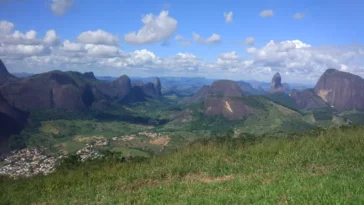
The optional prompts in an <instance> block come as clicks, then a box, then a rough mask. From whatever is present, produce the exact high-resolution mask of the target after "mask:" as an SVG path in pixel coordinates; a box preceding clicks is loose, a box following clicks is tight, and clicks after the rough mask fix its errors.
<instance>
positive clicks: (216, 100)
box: [186, 80, 252, 119]
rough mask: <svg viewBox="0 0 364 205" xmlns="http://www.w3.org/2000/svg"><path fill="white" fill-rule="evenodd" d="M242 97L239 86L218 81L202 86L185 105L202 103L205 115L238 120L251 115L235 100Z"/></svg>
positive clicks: (244, 106)
mask: <svg viewBox="0 0 364 205" xmlns="http://www.w3.org/2000/svg"><path fill="white" fill-rule="evenodd" d="M243 96H244V93H243V91H242V90H241V88H240V86H239V85H238V84H237V83H236V82H234V81H230V80H218V81H215V82H214V83H212V84H211V86H203V87H202V88H201V89H200V90H199V91H198V92H197V93H196V94H195V95H194V96H192V97H191V98H189V99H187V100H186V103H192V104H193V103H202V104H203V108H202V110H201V111H202V112H203V113H204V114H206V115H223V116H224V117H226V118H229V119H239V118H241V117H244V116H247V115H249V114H251V113H252V110H251V109H250V108H249V107H248V106H246V105H245V104H244V103H243V102H242V101H239V100H235V98H241V97H243Z"/></svg>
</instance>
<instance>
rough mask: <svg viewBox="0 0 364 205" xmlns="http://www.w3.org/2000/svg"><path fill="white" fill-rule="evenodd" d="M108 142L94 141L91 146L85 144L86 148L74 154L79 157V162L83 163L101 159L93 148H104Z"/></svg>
mask: <svg viewBox="0 0 364 205" xmlns="http://www.w3.org/2000/svg"><path fill="white" fill-rule="evenodd" d="M107 143H108V141H105V140H99V141H96V142H95V143H93V144H86V147H84V148H82V149H80V150H78V151H77V152H76V154H77V155H78V156H80V159H81V162H84V161H86V160H93V159H97V158H100V157H102V154H100V153H99V152H98V151H97V150H95V149H94V148H95V147H100V146H106V145H107Z"/></svg>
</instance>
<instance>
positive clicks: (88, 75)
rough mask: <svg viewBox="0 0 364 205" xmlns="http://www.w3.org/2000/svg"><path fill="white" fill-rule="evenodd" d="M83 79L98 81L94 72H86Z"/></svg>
mask: <svg viewBox="0 0 364 205" xmlns="http://www.w3.org/2000/svg"><path fill="white" fill-rule="evenodd" d="M83 77H85V78H88V79H90V80H96V77H95V75H94V73H93V72H86V73H84V74H83Z"/></svg>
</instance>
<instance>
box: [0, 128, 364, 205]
mask: <svg viewBox="0 0 364 205" xmlns="http://www.w3.org/2000/svg"><path fill="white" fill-rule="evenodd" d="M363 135H364V128H346V129H338V128H337V129H331V130H328V131H325V132H321V133H319V134H317V133H316V134H315V136H314V135H313V134H306V135H303V136H300V137H296V138H275V139H273V138H269V137H266V138H264V139H261V140H259V142H255V143H251V144H246V143H230V142H225V143H212V142H208V143H202V142H201V143H195V144H193V145H191V146H187V147H185V148H183V149H181V150H179V151H177V152H175V153H173V154H170V155H167V156H159V157H152V158H150V159H148V160H147V161H144V162H127V163H119V162H116V161H94V162H89V163H85V164H81V165H78V166H76V167H74V168H72V169H69V170H65V169H63V170H59V171H57V172H55V173H53V174H51V175H49V176H45V177H43V176H38V177H33V178H28V179H19V180H12V179H7V178H1V181H0V183H1V186H0V193H1V195H0V201H1V204H364V195H363V194H362V193H363V191H364V188H363V187H364V186H363V184H364V175H363V173H364V163H363V162H364V151H363V148H364V136H363Z"/></svg>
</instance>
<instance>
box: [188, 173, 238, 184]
mask: <svg viewBox="0 0 364 205" xmlns="http://www.w3.org/2000/svg"><path fill="white" fill-rule="evenodd" d="M233 179H235V176H233V175H226V176H222V177H215V178H214V177H210V176H206V175H204V174H188V175H187V176H185V177H184V180H186V181H199V182H202V183H207V184H209V183H218V182H226V181H232V180H233Z"/></svg>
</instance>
